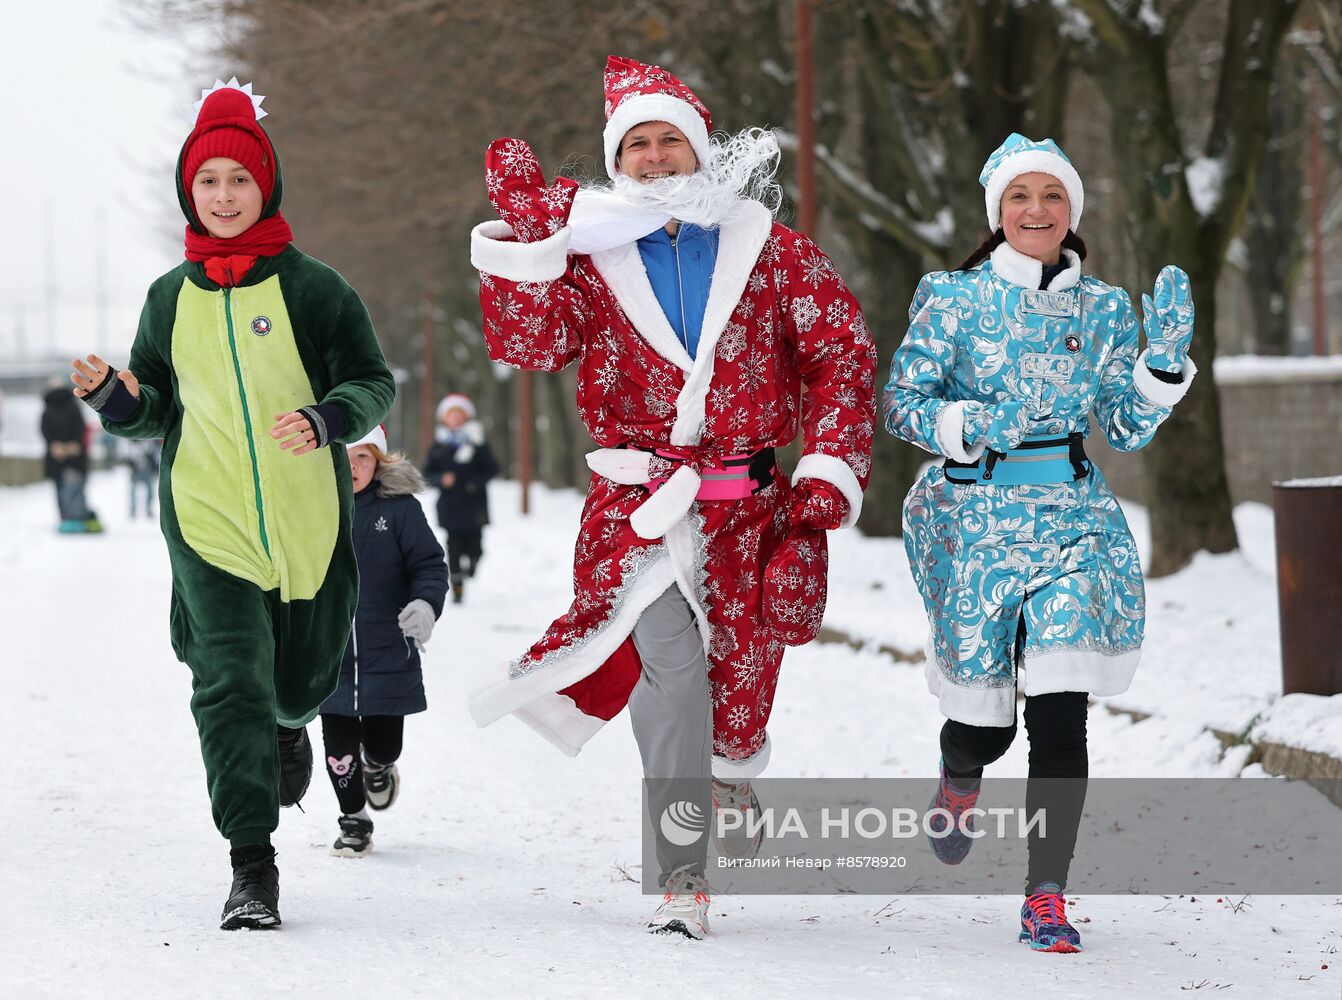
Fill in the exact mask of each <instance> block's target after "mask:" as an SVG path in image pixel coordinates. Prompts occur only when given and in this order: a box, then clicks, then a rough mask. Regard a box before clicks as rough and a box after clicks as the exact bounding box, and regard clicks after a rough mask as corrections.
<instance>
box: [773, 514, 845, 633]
mask: <svg viewBox="0 0 1342 1000" xmlns="http://www.w3.org/2000/svg"><path fill="white" fill-rule="evenodd" d="M828 576H829V549H828V547H827V543H826V540H825V531H824V529H823V528H810V527H806V526H804V525H803V526H794V527H793V528H792V529H791V530H789V531H788V533H787V535H786V537H784V539H783V541H782V542H781V543H779V546H778V548H777V549H775V550H774V554H773V555H772V556H770V557H769V564H768V565H767V566H765V567H764V593H763V595H762V599H763V608H762V609H761V614H762V616H763V619H764V625H765V627H766V628H767V629H768V630H769V631H770V632H772V633H773V635H774V638H776V639H777V640H778V641H779V642H781V643H783V644H784V645H785V646H802V645H805V644H806V643H808V642H810V641H811V640H812V639H814V638H815V637H816V636H817V635H819V634H820V620H821V619H822V618H824V617H825V597H826V595H827V583H826V581H827V578H828Z"/></svg>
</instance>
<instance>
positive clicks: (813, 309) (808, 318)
mask: <svg viewBox="0 0 1342 1000" xmlns="http://www.w3.org/2000/svg"><path fill="white" fill-rule="evenodd" d="M819 318H820V307H819V306H817V305H816V304H815V296H814V295H804V296H802V297H801V298H799V299H793V300H792V322H793V324H794V325H795V326H796V327H797V330H798V331H800V332H801V333H810V331H811V327H813V326H815V321H816V320H817V319H819Z"/></svg>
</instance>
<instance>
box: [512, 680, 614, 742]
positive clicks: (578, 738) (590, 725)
mask: <svg viewBox="0 0 1342 1000" xmlns="http://www.w3.org/2000/svg"><path fill="white" fill-rule="evenodd" d="M513 714H514V715H516V716H517V718H518V719H520V720H521V721H522V722H525V723H526V724H527V725H528V726H530V727H531V728H532V729H534V730H535V731H536V732H537V733H539V734H540V735H541V736H543V737H545V739H546V740H547V741H548V742H549V743H550V744H551V745H552V746H555V747H558V748H559V749H560V750H562V751H563V752H564V753H566V754H567V755H568V756H570V757H576V756H578V751H579V750H581V749H582V748H583V744H584V743H586V742H587V741H588V740H590V739H591V738H592V737H593V736H595V735H596V734H597V733H599V732H600V731H601V727H602V726H604V725H605V724H606V720H605V719H599V718H597V717H596V716H594V715H587V714H585V713H584V712H583V711H582V709H580V708H579V707H578V706H577V705H575V704H574V702H573V699H572V698H570V697H569V696H568V695H564V694H560V693H559V692H558V691H556V692H555V693H554V694H547V695H542V696H541V697H539V698H537V699H536V700H535V701H532V702H530V703H529V704H527V705H524V706H523V707H522V708H519V709H518V710H517V711H516V712H514V713H513Z"/></svg>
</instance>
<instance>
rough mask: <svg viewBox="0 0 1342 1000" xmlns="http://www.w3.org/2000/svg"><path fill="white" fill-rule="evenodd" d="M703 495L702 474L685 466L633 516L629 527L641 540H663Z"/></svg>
mask: <svg viewBox="0 0 1342 1000" xmlns="http://www.w3.org/2000/svg"><path fill="white" fill-rule="evenodd" d="M698 493H699V473H697V472H695V471H694V469H692V468H690V466H688V465H681V467H680V468H678V469H677V470H676V471H675V472H673V473H671V478H670V479H668V480H667V481H666V482H664V483H663V484H662V485H661V488H660V489H658V490H657V492H656V493H654V494H653V495H652V496H650V497H648V499H646V500H644V501H643V502H642V503H641V504H639V506H638V508H637V509H636V510H635V511H634V512H633V513H632V514H630V515H629V527H631V528H633V529H634V533H635V534H636V535H638V537H639V538H649V539H651V538H661V537H662V536H663V535H665V534H666V533H667V532H668V531H670V530H671V526H672V525H673V524H675V523H676V522H677V521H679V520H681V519H682V518H684V516H685V515H686V514H687V513H688V512H689V509H690V504H692V503H694V498H695V496H697V495H698Z"/></svg>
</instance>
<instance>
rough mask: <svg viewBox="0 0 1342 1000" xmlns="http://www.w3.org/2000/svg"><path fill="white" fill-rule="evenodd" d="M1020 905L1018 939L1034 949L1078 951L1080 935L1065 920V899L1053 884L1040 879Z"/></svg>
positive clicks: (1079, 948)
mask: <svg viewBox="0 0 1342 1000" xmlns="http://www.w3.org/2000/svg"><path fill="white" fill-rule="evenodd" d="M1038 889H1039V891H1038V892H1035V893H1033V894H1031V895H1029V896H1026V897H1025V903H1024V905H1022V906H1021V908H1020V939H1021V940H1022V941H1024V942H1026V943H1027V944H1029V946H1030V947H1031V948H1033V949H1034V950H1035V951H1056V952H1074V951H1080V950H1081V935H1080V934H1078V933H1077V931H1076V928H1075V927H1073V926H1072V925H1071V924H1069V923H1068V922H1067V900H1065V899H1064V898H1063V896H1062V892H1061V890H1060V889H1059V887H1058V886H1057V885H1055V884H1054V883H1052V882H1044V883H1042V884H1041V885H1040V886H1038Z"/></svg>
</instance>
